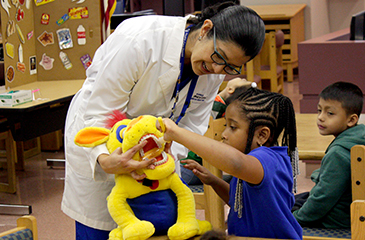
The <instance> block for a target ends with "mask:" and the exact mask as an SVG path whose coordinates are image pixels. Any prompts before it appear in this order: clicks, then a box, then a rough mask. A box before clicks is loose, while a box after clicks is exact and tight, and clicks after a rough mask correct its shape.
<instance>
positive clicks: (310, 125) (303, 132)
mask: <svg viewBox="0 0 365 240" xmlns="http://www.w3.org/2000/svg"><path fill="white" fill-rule="evenodd" d="M295 117H296V122H297V143H298V144H297V145H298V151H299V159H300V160H302V161H303V162H304V163H305V166H306V169H305V170H306V176H307V177H309V176H310V174H311V173H312V172H313V170H315V169H317V168H319V166H320V161H321V159H322V158H323V156H324V152H325V151H326V149H327V147H328V145H329V144H330V143H331V142H332V140H333V139H334V137H333V136H332V135H329V136H322V135H321V134H319V131H318V127H317V114H311V113H308V114H307V113H301V114H296V115H295ZM359 123H365V117H363V115H360V119H359Z"/></svg>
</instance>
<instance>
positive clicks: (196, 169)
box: [181, 159, 216, 185]
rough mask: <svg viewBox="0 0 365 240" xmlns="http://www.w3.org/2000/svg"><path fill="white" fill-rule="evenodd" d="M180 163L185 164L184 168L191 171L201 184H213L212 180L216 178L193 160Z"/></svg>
mask: <svg viewBox="0 0 365 240" xmlns="http://www.w3.org/2000/svg"><path fill="white" fill-rule="evenodd" d="M181 163H186V164H185V165H183V166H184V168H187V169H189V170H191V171H193V173H194V175H195V176H197V177H198V178H199V179H200V181H202V183H204V184H206V185H211V184H212V183H214V179H215V178H216V176H214V175H213V174H212V173H211V172H209V171H208V169H206V168H205V167H203V166H202V165H200V164H199V163H197V162H196V161H194V160H188V159H187V160H181Z"/></svg>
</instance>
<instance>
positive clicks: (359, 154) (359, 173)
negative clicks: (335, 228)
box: [351, 145, 365, 240]
mask: <svg viewBox="0 0 365 240" xmlns="http://www.w3.org/2000/svg"><path fill="white" fill-rule="evenodd" d="M351 182H352V203H351V239H352V240H363V239H364V236H365V146H364V145H356V146H353V147H352V148H351Z"/></svg>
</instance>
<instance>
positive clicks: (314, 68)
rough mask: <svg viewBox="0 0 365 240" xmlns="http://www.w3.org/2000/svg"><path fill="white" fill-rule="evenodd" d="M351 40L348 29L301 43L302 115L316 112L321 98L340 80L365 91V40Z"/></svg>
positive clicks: (300, 86) (299, 48) (300, 85)
mask: <svg viewBox="0 0 365 240" xmlns="http://www.w3.org/2000/svg"><path fill="white" fill-rule="evenodd" d="M349 39H350V29H349V28H346V29H342V30H340V31H336V32H333V33H329V34H325V35H323V36H320V37H317V38H313V39H309V40H306V41H303V42H301V43H299V44H298V54H299V62H300V69H299V93H300V94H302V95H303V98H302V99H301V100H300V112H301V113H316V112H317V104H318V100H319V96H318V95H319V94H320V92H321V91H322V90H323V89H324V88H325V87H327V86H328V85H330V84H332V83H335V82H337V81H346V82H351V83H353V84H356V85H357V86H359V88H360V89H362V90H363V91H364V89H365V81H364V76H365V68H364V62H365V40H357V41H351V40H349ZM364 99H365V97H364ZM362 112H363V113H365V105H364V106H363V110H362Z"/></svg>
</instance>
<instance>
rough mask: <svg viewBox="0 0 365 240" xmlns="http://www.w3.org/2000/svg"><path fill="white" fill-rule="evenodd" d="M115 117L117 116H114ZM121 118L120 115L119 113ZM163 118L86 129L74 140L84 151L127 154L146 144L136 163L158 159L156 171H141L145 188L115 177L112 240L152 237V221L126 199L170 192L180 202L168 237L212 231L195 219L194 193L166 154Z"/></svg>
mask: <svg viewBox="0 0 365 240" xmlns="http://www.w3.org/2000/svg"><path fill="white" fill-rule="evenodd" d="M115 114H116V113H115ZM119 114H120V113H119ZM157 121H159V123H160V126H161V127H162V128H164V125H163V122H162V119H161V118H156V117H153V116H150V115H143V116H140V117H138V118H135V119H133V120H130V119H124V120H121V121H118V122H117V123H115V124H114V126H113V127H112V129H111V130H109V129H106V128H99V127H87V128H84V129H82V130H80V131H79V132H78V134H77V135H76V136H75V143H76V144H77V145H79V146H82V147H94V146H96V145H99V144H102V143H106V146H107V148H108V150H109V152H110V153H111V152H113V151H114V150H115V149H117V148H118V147H122V150H123V152H126V151H127V150H128V149H130V148H131V147H133V146H135V145H136V144H138V143H140V142H142V141H147V144H146V146H145V147H144V148H143V149H141V150H140V151H139V152H137V153H136V154H135V155H134V156H133V159H134V160H136V161H142V159H143V158H146V157H147V158H149V159H151V158H156V160H157V162H155V169H142V170H140V171H139V172H138V173H139V174H142V173H145V174H146V176H147V179H149V180H150V181H151V182H152V184H151V186H145V185H143V184H141V183H140V182H138V181H136V180H135V179H133V178H132V177H131V176H130V175H129V174H121V175H115V186H114V188H113V189H112V191H111V193H110V195H109V196H108V199H107V200H108V210H109V213H110V215H111V216H112V218H113V219H114V221H115V222H116V223H117V224H118V227H117V228H116V229H114V230H112V231H111V232H110V235H109V239H110V240H114V239H125V240H127V239H128V240H134V239H136V240H137V239H138V240H142V239H147V238H149V237H150V236H152V235H153V234H154V232H155V227H154V225H153V224H152V223H151V222H149V221H144V220H143V219H138V218H137V217H136V216H135V214H134V212H133V210H132V209H131V207H130V206H129V204H128V202H127V199H133V198H136V197H139V196H141V195H144V194H148V193H150V192H154V191H161V190H166V189H171V190H172V191H173V192H174V193H175V194H176V198H177V202H178V209H177V221H176V223H175V224H173V225H172V226H171V227H170V226H169V228H168V232H167V235H168V237H169V238H170V239H188V238H191V237H193V236H195V235H200V234H203V233H204V232H206V231H208V230H210V229H211V228H212V227H211V224H210V223H209V222H207V221H200V220H198V219H196V215H195V202H194V196H193V194H192V192H191V190H190V189H189V188H188V187H187V186H186V185H185V184H184V183H183V182H182V181H181V179H180V177H179V176H178V174H177V173H175V162H174V159H173V157H172V156H171V155H170V154H167V153H166V152H165V151H164V148H165V142H163V141H161V140H160V139H163V132H161V131H159V130H158V129H157V128H156V123H157Z"/></svg>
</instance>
